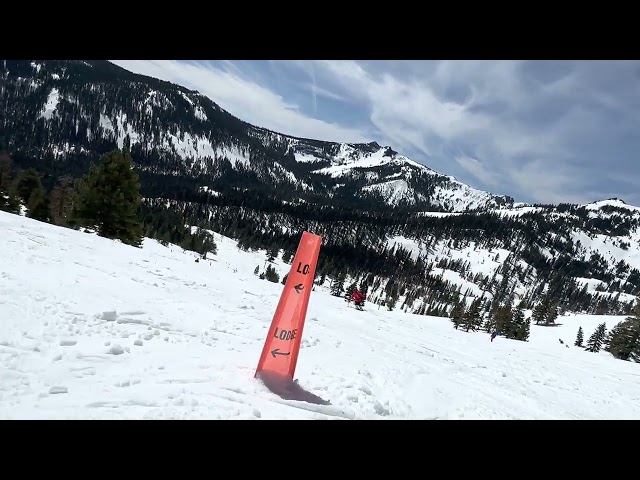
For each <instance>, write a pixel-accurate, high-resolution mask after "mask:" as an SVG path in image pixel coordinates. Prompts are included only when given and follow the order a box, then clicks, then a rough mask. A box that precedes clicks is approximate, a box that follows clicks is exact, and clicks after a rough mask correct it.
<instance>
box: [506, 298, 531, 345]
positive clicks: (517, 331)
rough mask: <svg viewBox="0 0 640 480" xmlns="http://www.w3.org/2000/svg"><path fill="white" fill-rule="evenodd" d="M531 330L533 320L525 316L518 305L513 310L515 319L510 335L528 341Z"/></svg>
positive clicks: (515, 338)
mask: <svg viewBox="0 0 640 480" xmlns="http://www.w3.org/2000/svg"><path fill="white" fill-rule="evenodd" d="M530 330H531V320H530V319H528V318H525V315H524V311H523V309H522V308H520V307H517V308H516V309H515V310H514V311H513V320H512V323H511V328H510V329H509V337H508V338H512V339H514V340H520V341H522V342H526V341H527V340H528V339H529V333H530Z"/></svg>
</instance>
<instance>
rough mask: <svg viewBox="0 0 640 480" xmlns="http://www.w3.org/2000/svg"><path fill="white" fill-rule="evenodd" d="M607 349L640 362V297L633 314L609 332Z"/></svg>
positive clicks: (623, 358)
mask: <svg viewBox="0 0 640 480" xmlns="http://www.w3.org/2000/svg"><path fill="white" fill-rule="evenodd" d="M606 343H607V346H606V348H605V350H606V351H608V352H609V353H611V355H613V356H614V357H615V358H619V359H620V360H633V361H634V362H639V363H640V298H639V299H638V302H637V303H636V306H635V308H634V309H633V311H632V314H631V315H630V316H628V317H627V318H625V319H624V320H623V321H622V322H620V323H618V324H617V325H616V326H615V327H613V328H612V329H611V332H609V336H608V338H607V342H606Z"/></svg>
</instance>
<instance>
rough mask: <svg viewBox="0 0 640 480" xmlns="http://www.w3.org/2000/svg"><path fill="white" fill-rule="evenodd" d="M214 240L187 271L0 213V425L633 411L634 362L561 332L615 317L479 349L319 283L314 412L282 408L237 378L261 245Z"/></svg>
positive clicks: (483, 338) (260, 320) (637, 369)
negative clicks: (255, 248) (242, 246)
mask: <svg viewBox="0 0 640 480" xmlns="http://www.w3.org/2000/svg"><path fill="white" fill-rule="evenodd" d="M215 240H216V242H217V245H218V253H217V255H211V254H210V255H208V258H207V259H206V260H200V261H199V262H196V261H195V259H196V258H197V255H196V254H194V253H193V252H185V251H183V250H182V249H181V248H179V247H177V246H172V245H169V246H162V245H161V244H160V243H158V242H156V241H154V240H149V239H145V241H144V245H143V248H140V249H138V248H134V247H129V246H126V245H123V244H121V243H118V242H114V241H111V240H108V239H105V238H101V237H98V236H96V235H94V234H88V233H83V232H79V231H74V230H70V229H65V228H61V227H56V226H53V225H49V224H45V223H41V222H37V221H35V220H31V219H28V218H25V217H22V216H18V215H11V214H7V213H4V212H0V418H2V419H16V418H17V419H43V418H51V419H263V420H264V419H397V418H403V419H637V418H640V382H639V381H638V380H639V379H640V365H638V364H635V363H630V362H624V361H621V360H616V359H614V358H613V357H611V356H610V355H609V354H608V353H606V352H599V353H589V352H585V351H584V350H583V349H581V348H578V347H574V346H573V342H574V339H575V337H576V333H577V330H578V327H579V326H582V328H583V329H584V336H585V341H586V340H587V339H588V337H589V336H590V335H591V333H592V332H593V331H594V329H595V327H596V326H597V324H598V323H600V322H602V321H605V322H606V324H607V329H610V328H612V327H613V326H614V325H615V323H617V322H618V321H620V320H621V319H622V317H606V316H605V317H601V316H600V317H598V316H586V315H576V316H572V315H570V316H564V317H560V318H559V319H558V322H559V323H562V325H561V326H559V327H555V328H548V327H546V328H545V327H541V326H535V325H532V327H531V337H530V341H529V342H519V341H514V340H507V339H504V338H502V337H498V338H496V339H495V341H493V342H491V341H490V337H489V335H488V334H486V333H484V332H482V333H480V332H476V333H466V332H462V331H457V330H455V329H454V328H453V326H452V323H451V322H450V321H449V320H448V319H446V318H437V317H427V316H419V315H411V314H406V313H402V312H400V311H399V310H396V311H393V312H389V311H387V310H386V309H385V308H384V307H380V308H378V306H377V305H374V304H367V305H366V306H365V311H363V312H361V311H358V310H356V309H354V308H353V307H352V306H349V305H347V303H346V302H345V301H344V300H343V299H342V298H338V297H333V296H331V295H330V294H329V293H328V291H327V288H325V287H316V288H315V290H314V291H313V292H312V293H311V298H310V303H309V309H308V312H307V319H306V323H305V327H304V332H303V342H302V348H301V351H300V357H299V359H298V365H297V369H296V373H295V377H296V380H297V381H298V384H299V385H300V386H301V387H302V388H304V389H305V390H307V391H309V392H311V393H313V394H314V395H317V396H319V397H321V398H323V399H325V400H328V401H330V402H331V405H314V404H310V403H305V402H302V401H294V400H283V399H281V398H280V397H278V396H276V395H275V394H273V393H271V392H270V391H269V390H268V389H267V388H266V387H265V386H264V384H263V383H262V382H261V381H260V380H257V379H255V378H254V372H255V368H256V365H257V362H258V359H259V357H260V353H261V349H262V346H263V344H264V341H265V337H266V334H267V330H268V328H269V325H270V323H271V319H272V316H273V313H274V311H275V308H276V305H277V302H278V300H279V297H280V293H281V292H282V288H283V285H282V284H281V283H271V282H268V281H267V280H261V279H260V278H259V277H258V276H256V275H254V269H255V267H256V266H259V268H260V271H264V269H265V260H266V256H265V253H264V252H242V251H239V250H238V249H237V248H236V247H235V241H233V240H230V239H227V238H224V237H221V236H220V235H217V234H216V235H215ZM320 255H322V250H321V251H320ZM275 267H276V269H277V270H278V271H279V272H280V278H282V276H283V275H284V273H287V271H288V268H289V266H288V265H286V264H284V263H283V262H282V261H280V260H278V261H276V263H275ZM327 285H328V282H327ZM559 339H562V340H563V341H564V342H565V343H564V344H561V343H560V342H559ZM566 345H569V347H568V348H567V346H566Z"/></svg>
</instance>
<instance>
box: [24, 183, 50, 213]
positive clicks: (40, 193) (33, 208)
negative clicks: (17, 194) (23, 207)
mask: <svg viewBox="0 0 640 480" xmlns="http://www.w3.org/2000/svg"><path fill="white" fill-rule="evenodd" d="M27 216H28V217H30V218H33V219H35V220H39V221H41V222H50V221H51V208H50V207H49V197H48V196H47V194H46V192H45V191H44V187H43V186H42V184H40V185H39V186H37V187H36V188H35V189H34V190H33V191H32V192H31V195H30V196H29V201H28V203H27Z"/></svg>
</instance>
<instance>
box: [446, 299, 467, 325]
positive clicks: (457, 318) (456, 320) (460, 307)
mask: <svg viewBox="0 0 640 480" xmlns="http://www.w3.org/2000/svg"><path fill="white" fill-rule="evenodd" d="M463 316H464V304H463V303H462V302H459V301H457V302H456V303H455V304H454V305H453V308H452V309H451V312H450V313H449V318H450V319H451V321H452V322H453V328H455V329H456V330H457V329H458V327H459V326H460V324H461V323H462V317H463Z"/></svg>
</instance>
